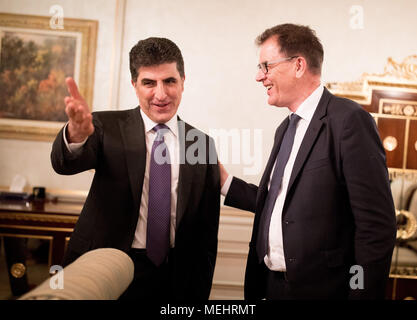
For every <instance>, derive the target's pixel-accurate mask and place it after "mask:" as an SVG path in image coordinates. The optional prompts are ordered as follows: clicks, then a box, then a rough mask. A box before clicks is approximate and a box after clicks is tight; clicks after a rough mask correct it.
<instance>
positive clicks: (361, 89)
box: [326, 55, 417, 105]
mask: <svg viewBox="0 0 417 320" xmlns="http://www.w3.org/2000/svg"><path fill="white" fill-rule="evenodd" d="M326 87H327V89H329V90H330V91H331V92H332V93H333V94H334V95H336V96H341V97H345V98H348V99H351V100H354V101H356V102H358V103H359V104H362V105H369V104H370V103H371V99H372V91H373V90H379V89H382V90H384V89H385V90H386V89H387V87H388V88H390V89H392V90H398V91H406V92H417V55H410V56H408V57H406V58H405V59H404V60H403V62H400V63H398V62H396V61H394V60H393V59H392V58H391V57H389V58H388V59H387V63H386V65H385V67H384V73H382V74H369V73H364V74H362V76H361V77H360V79H359V80H357V81H352V82H328V83H326ZM414 103H415V102H414Z"/></svg>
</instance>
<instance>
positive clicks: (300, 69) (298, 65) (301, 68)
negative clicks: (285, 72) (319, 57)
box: [295, 56, 307, 78]
mask: <svg viewBox="0 0 417 320" xmlns="http://www.w3.org/2000/svg"><path fill="white" fill-rule="evenodd" d="M295 59H296V61H295V77H296V78H301V77H302V76H303V75H304V73H305V72H306V71H307V60H306V59H305V58H304V57H302V56H299V57H298V58H295Z"/></svg>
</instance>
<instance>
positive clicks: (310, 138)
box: [287, 88, 331, 194]
mask: <svg viewBox="0 0 417 320" xmlns="http://www.w3.org/2000/svg"><path fill="white" fill-rule="evenodd" d="M330 97H331V95H330V93H329V91H328V90H327V89H326V88H324V91H323V95H322V97H321V99H320V101H319V104H318V105H317V109H316V111H315V112H314V115H313V118H312V119H311V122H310V125H309V126H308V128H307V131H306V133H305V136H304V138H303V141H302V143H301V146H300V149H299V151H298V154H297V157H296V158H295V162H294V167H293V169H292V172H291V177H290V181H289V183H288V189H287V190H288V191H287V194H288V193H289V192H290V190H291V187H292V185H293V183H294V181H295V179H296V178H297V176H298V174H299V173H300V170H301V168H302V167H303V165H304V163H305V161H306V159H307V156H308V155H309V154H310V150H311V148H312V147H313V145H314V142H315V141H316V139H317V137H318V135H319V132H320V129H321V127H322V126H323V120H322V119H323V117H325V116H326V113H327V105H328V103H329V100H330Z"/></svg>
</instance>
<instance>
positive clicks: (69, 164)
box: [51, 115, 102, 175]
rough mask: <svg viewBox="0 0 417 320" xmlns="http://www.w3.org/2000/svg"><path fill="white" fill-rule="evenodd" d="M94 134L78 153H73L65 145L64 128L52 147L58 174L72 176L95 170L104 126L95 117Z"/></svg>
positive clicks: (52, 155) (54, 165)
mask: <svg viewBox="0 0 417 320" xmlns="http://www.w3.org/2000/svg"><path fill="white" fill-rule="evenodd" d="M93 125H94V133H93V134H92V135H91V136H90V137H88V139H87V141H86V143H85V144H84V145H83V146H82V147H81V149H80V150H78V152H75V153H71V152H70V151H69V150H68V148H67V147H66V145H65V142H64V137H63V135H64V134H65V132H64V128H65V127H64V128H62V129H61V131H60V132H59V133H58V135H57V136H56V138H55V141H54V143H53V145H52V152H51V164H52V167H53V168H54V170H55V172H56V173H59V174H63V175H72V174H76V173H80V172H83V171H86V170H90V169H95V168H96V166H97V159H98V153H99V149H100V148H99V145H100V140H101V139H100V137H101V135H102V126H101V123H100V121H99V120H97V119H96V117H94V115H93Z"/></svg>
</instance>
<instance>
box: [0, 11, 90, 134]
mask: <svg viewBox="0 0 417 320" xmlns="http://www.w3.org/2000/svg"><path fill="white" fill-rule="evenodd" d="M50 21H51V17H47V16H45V17H44V16H32V15H16V14H7V13H0V94H1V99H0V138H9V139H22V140H40V141H52V140H53V139H54V138H55V136H56V134H57V133H58V131H59V129H60V128H61V127H62V126H63V124H64V123H65V122H66V121H67V116H66V114H65V104H64V97H65V96H67V95H68V93H67V88H66V85H65V78H66V77H73V78H74V79H75V81H76V82H77V84H78V87H79V90H80V92H81V94H82V95H83V96H84V98H85V99H86V101H87V103H88V105H89V106H90V108H91V106H92V100H93V86H94V67H95V54H96V43H97V29H98V22H97V21H94V20H84V19H69V18H65V19H64V20H63V25H62V27H61V28H60V29H58V28H54V25H52V24H50Z"/></svg>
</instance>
